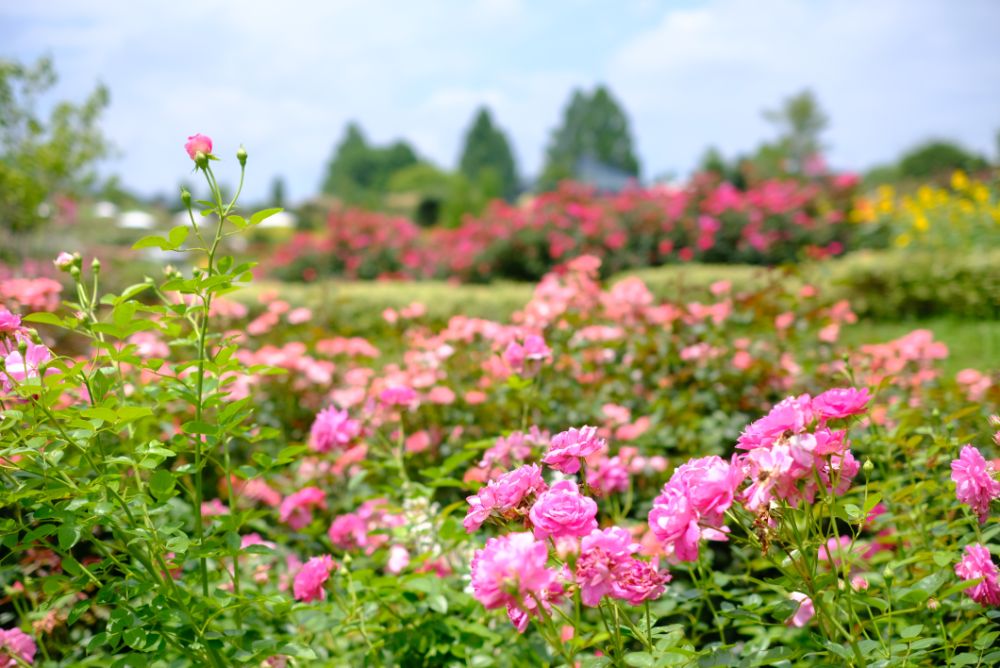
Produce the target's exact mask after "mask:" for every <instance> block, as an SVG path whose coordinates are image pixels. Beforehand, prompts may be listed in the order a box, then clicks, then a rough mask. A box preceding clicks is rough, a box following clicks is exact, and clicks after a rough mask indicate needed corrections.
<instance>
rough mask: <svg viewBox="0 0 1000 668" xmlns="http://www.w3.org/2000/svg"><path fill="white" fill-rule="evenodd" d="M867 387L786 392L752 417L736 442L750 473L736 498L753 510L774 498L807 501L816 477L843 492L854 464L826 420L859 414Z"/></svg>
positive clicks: (812, 494)
mask: <svg viewBox="0 0 1000 668" xmlns="http://www.w3.org/2000/svg"><path fill="white" fill-rule="evenodd" d="M869 398H870V397H869V396H868V390H867V389H862V390H857V389H853V388H845V389H834V390H828V391H827V392H824V393H823V394H820V395H819V396H817V397H815V398H810V397H809V395H807V394H803V395H801V396H798V397H788V398H787V399H785V400H783V401H781V402H780V403H778V404H777V405H776V406H775V407H774V408H773V409H772V410H771V412H770V413H768V414H767V415H766V416H764V417H763V418H761V419H759V420H757V421H756V422H753V423H752V424H750V425H749V426H747V428H746V429H745V430H744V432H743V434H742V435H741V436H740V438H739V440H738V442H737V447H738V448H741V449H744V450H747V451H748V452H747V453H745V454H743V455H741V456H740V463H741V465H742V467H743V470H744V472H745V473H746V475H747V476H748V477H749V478H750V481H751V482H750V485H749V487H747V488H746V490H744V492H743V494H742V497H741V500H742V502H743V503H744V505H746V507H747V509H749V510H751V511H755V512H756V511H759V510H761V509H764V508H766V507H767V506H768V504H770V502H771V500H772V499H774V498H778V499H782V500H784V501H786V502H788V503H790V504H792V505H797V504H798V503H799V502H801V501H806V502H811V501H812V499H813V498H814V497H815V495H816V492H817V490H818V483H817V481H816V477H817V476H818V477H819V479H820V480H821V481H822V483H823V485H824V486H825V487H826V488H827V489H828V490H830V491H832V492H835V493H837V494H843V493H844V492H845V491H847V489H848V487H850V484H851V481H852V480H853V479H854V476H855V475H856V474H857V472H858V470H859V469H860V466H861V465H860V463H859V462H858V461H857V460H856V459H855V458H854V455H853V454H852V453H851V451H850V449H849V445H850V444H849V442H848V440H847V434H846V431H845V430H842V429H830V428H829V426H828V424H827V423H828V421H831V420H840V419H844V418H847V417H850V416H853V415H860V414H861V413H863V412H864V411H865V410H866V406H867V404H868V401H869Z"/></svg>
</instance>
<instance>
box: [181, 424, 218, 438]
mask: <svg viewBox="0 0 1000 668" xmlns="http://www.w3.org/2000/svg"><path fill="white" fill-rule="evenodd" d="M181 429H182V430H183V431H184V433H185V434H207V435H209V436H214V435H215V434H216V433H217V432H218V431H219V428H218V427H216V426H215V425H213V424H209V423H207V422H198V421H197V420H191V421H190V422H185V423H184V424H183V425H181Z"/></svg>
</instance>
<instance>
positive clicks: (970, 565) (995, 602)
mask: <svg viewBox="0 0 1000 668" xmlns="http://www.w3.org/2000/svg"><path fill="white" fill-rule="evenodd" d="M955 575H957V576H958V577H960V578H962V579H963V580H978V579H979V578H982V579H983V581H982V582H980V583H979V584H977V585H973V586H972V587H970V588H968V589H966V590H965V593H966V594H968V596H969V598H971V599H972V600H973V601H975V602H976V603H978V604H979V605H983V606H1000V583H998V581H997V567H996V565H995V564H994V563H993V557H992V556H991V555H990V551H989V550H988V549H986V547H985V546H983V545H981V544H979V543H975V544H973V545H966V546H965V556H964V557H962V560H961V561H959V562H958V563H957V564H955Z"/></svg>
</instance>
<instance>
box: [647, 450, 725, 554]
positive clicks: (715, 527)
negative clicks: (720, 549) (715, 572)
mask: <svg viewBox="0 0 1000 668" xmlns="http://www.w3.org/2000/svg"><path fill="white" fill-rule="evenodd" d="M743 479H744V473H743V471H742V469H741V467H740V465H739V463H738V462H737V461H736V458H734V460H733V461H732V462H727V461H725V460H724V459H722V458H721V457H716V456H711V457H702V458H700V459H692V460H690V461H688V462H687V463H685V464H683V465H681V466H679V467H678V468H677V470H676V471H674V474H673V475H672V476H671V477H670V480H669V481H668V482H667V484H666V485H664V486H663V491H662V492H661V494H660V495H659V496H658V497H656V499H654V500H653V508H652V509H651V510H650V511H649V527H650V529H651V530H652V532H653V535H654V536H656V538H657V539H659V540H660V541H661V542H662V547H663V551H664V553H665V554H666V556H667V558H668V559H672V560H674V561H696V560H697V559H698V546H699V543H700V542H701V540H703V539H704V540H722V541H724V540H726V533H727V532H728V528H726V527H725V526H724V515H725V512H726V511H727V510H729V508H730V506H732V505H733V501H734V500H735V498H736V492H737V489H738V488H739V486H740V484H741V483H742V482H743Z"/></svg>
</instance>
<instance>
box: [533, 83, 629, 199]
mask: <svg viewBox="0 0 1000 668" xmlns="http://www.w3.org/2000/svg"><path fill="white" fill-rule="evenodd" d="M581 158H591V159H594V160H597V161H598V162H600V163H602V164H604V165H607V166H609V167H615V168H617V169H620V170H621V171H623V172H625V173H626V174H630V175H632V176H636V177H638V176H639V160H638V158H636V156H635V149H634V146H633V143H632V135H631V132H630V130H629V122H628V117H627V116H626V115H625V111H624V110H623V109H622V107H621V105H620V104H619V103H618V101H617V100H615V98H614V96H613V95H612V94H611V92H610V91H609V90H608V89H607V88H606V87H605V86H598V87H597V88H596V89H595V90H594V92H593V94H591V95H587V93H585V92H582V91H580V90H574V91H573V94H572V96H571V97H570V101H569V104H568V105H567V107H566V111H565V112H564V113H563V121H562V125H560V126H559V127H558V128H556V129H555V131H554V132H553V133H552V139H551V141H550V143H549V148H548V151H547V154H546V160H545V168H544V169H543V171H542V177H541V179H540V185H541V187H542V188H543V189H550V188H553V187H555V186H556V185H557V184H558V182H559V181H560V180H562V179H567V178H572V177H573V176H574V175H575V171H576V166H577V163H578V162H579V161H580V159H581Z"/></svg>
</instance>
